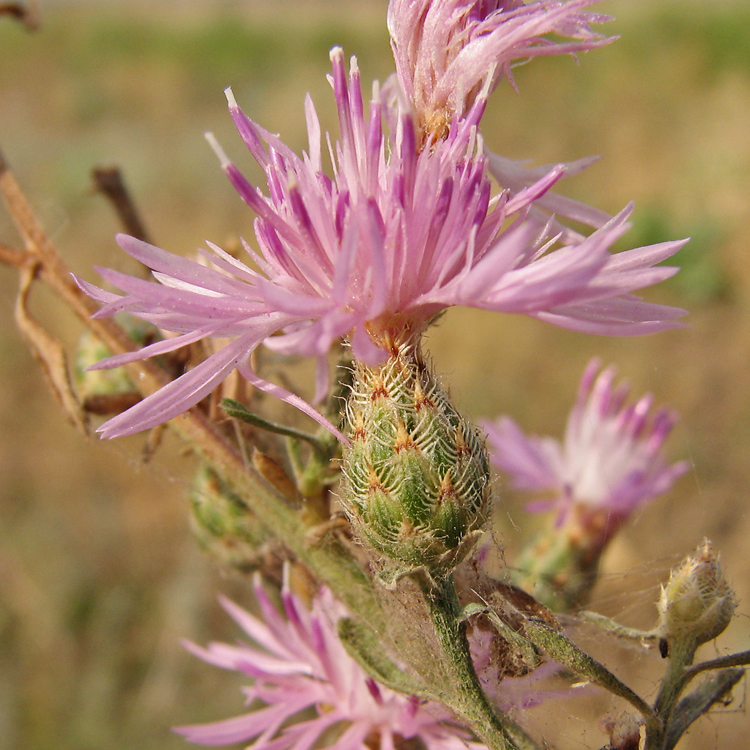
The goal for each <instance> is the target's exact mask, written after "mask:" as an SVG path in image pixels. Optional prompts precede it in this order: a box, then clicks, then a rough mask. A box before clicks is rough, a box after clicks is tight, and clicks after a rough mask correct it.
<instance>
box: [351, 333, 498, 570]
mask: <svg viewBox="0 0 750 750" xmlns="http://www.w3.org/2000/svg"><path fill="white" fill-rule="evenodd" d="M354 375H355V377H354V384H353V386H352V394H351V397H350V398H349V400H348V405H347V419H348V427H349V435H350V437H351V445H350V446H349V447H347V448H346V449H345V451H344V464H343V474H344V487H343V498H342V500H343V504H344V507H345V509H346V511H347V514H348V515H349V518H350V520H351V522H352V525H353V526H354V528H355V531H356V532H357V534H358V535H359V536H360V538H361V539H362V540H363V541H364V542H366V543H368V544H369V545H371V546H372V547H374V548H375V549H376V550H378V551H379V552H381V553H383V554H384V555H386V556H388V557H390V558H391V559H392V560H394V561H395V562H396V563H397V568H400V569H402V570H409V569H413V568H416V567H422V566H423V567H425V568H426V569H427V570H429V571H430V572H431V573H433V574H441V573H445V572H448V571H449V570H451V569H452V568H453V567H454V566H455V565H457V564H458V562H460V560H461V559H462V557H463V556H464V555H465V554H466V552H467V551H468V550H469V549H470V548H471V546H472V543H473V541H474V540H475V538H476V537H477V536H478V530H479V529H480V528H481V526H482V525H483V521H484V514H485V509H486V506H487V501H488V497H489V462H488V456H487V451H486V448H485V443H484V439H483V438H482V436H481V434H480V433H479V431H478V430H477V429H476V428H475V427H473V426H472V425H470V424H469V423H468V422H467V421H466V420H464V419H463V417H461V416H460V415H459V414H458V412H457V411H456V410H455V409H454V407H453V406H452V404H451V403H450V400H449V398H448V395H447V394H446V392H445V391H444V390H443V389H442V388H441V386H440V384H439V383H438V381H437V379H436V378H435V376H434V374H433V373H432V372H431V370H430V367H429V365H428V364H427V363H426V362H425V361H424V359H423V358H422V356H421V353H420V351H419V346H418V344H415V343H410V344H408V345H403V346H400V347H397V348H395V351H394V354H393V355H392V356H391V357H390V358H389V359H388V360H387V362H386V363H385V364H384V365H382V366H379V367H374V368H370V367H367V366H365V365H363V364H362V363H359V362H358V363H357V364H356V365H355V374H354Z"/></svg>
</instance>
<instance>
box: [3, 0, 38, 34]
mask: <svg viewBox="0 0 750 750" xmlns="http://www.w3.org/2000/svg"><path fill="white" fill-rule="evenodd" d="M0 16H10V17H11V18H12V19H14V20H15V21H18V22H19V23H22V24H23V25H24V26H25V27H26V29H27V31H38V29H39V27H40V26H41V25H42V18H41V15H40V13H39V3H38V2H37V0H29V2H28V3H0Z"/></svg>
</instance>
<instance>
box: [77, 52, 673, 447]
mask: <svg viewBox="0 0 750 750" xmlns="http://www.w3.org/2000/svg"><path fill="white" fill-rule="evenodd" d="M331 59H332V62H333V76H332V84H333V89H334V94H335V98H336V104H337V107H338V114H339V123H340V130H341V137H340V140H339V141H337V142H335V143H334V144H333V145H332V160H333V178H331V177H329V176H328V175H326V174H325V172H324V171H323V166H322V154H321V129H320V125H319V122H318V119H317V116H316V113H315V110H314V107H313V104H312V101H311V100H310V99H309V97H308V99H307V101H306V116H307V126H308V132H309V137H310V145H309V153H308V154H303V155H302V156H301V157H300V156H297V155H296V154H295V153H293V152H292V151H291V150H290V149H289V148H287V147H286V146H285V145H284V143H282V142H281V140H279V138H278V137H276V136H273V135H271V134H270V133H268V132H267V131H265V130H263V129H262V128H261V127H260V126H259V125H257V124H256V123H254V122H252V121H251V120H250V119H248V118H247V117H246V116H245V115H244V114H243V113H242V112H241V110H240V109H239V107H238V106H237V104H236V102H235V101H234V98H233V97H232V96H231V92H230V93H229V94H228V98H229V103H230V111H231V113H232V116H233V118H234V120H235V124H236V125H237V128H238V130H239V132H240V135H241V136H242V138H243V140H244V142H245V144H246V145H247V147H248V149H249V150H250V152H251V154H252V156H253V157H254V158H255V160H256V161H257V162H258V163H259V165H260V166H261V167H262V168H263V169H264V171H265V173H266V179H267V193H265V194H264V193H263V192H262V191H261V190H260V189H259V188H257V187H255V186H253V185H252V184H250V183H249V182H248V181H247V180H246V179H245V178H244V176H243V175H242V174H241V173H240V172H239V170H238V169H237V168H236V167H235V165H234V164H233V163H232V162H230V161H229V159H228V158H227V157H226V156H225V155H224V153H223V151H221V149H220V148H219V147H218V144H214V145H215V148H216V150H217V152H218V153H219V155H220V158H221V160H222V165H223V168H224V170H225V171H226V173H227V175H228V176H229V178H230V180H231V181H232V183H233V185H234V186H235V188H236V189H237V191H238V192H239V194H240V196H241V197H242V199H243V200H244V201H245V202H246V203H247V204H248V205H249V206H250V207H251V208H252V209H253V210H254V211H255V213H256V214H257V219H256V221H255V235H256V241H257V245H258V248H259V252H256V251H254V250H253V249H252V248H251V247H250V246H249V245H247V244H246V245H245V247H246V249H247V252H248V255H249V257H250V259H251V261H252V263H253V265H252V266H251V265H246V264H244V263H242V262H241V261H239V260H237V259H235V258H233V257H232V256H230V255H229V254H227V253H226V252H224V251H223V250H221V249H220V248H218V247H217V246H215V245H212V244H210V245H209V246H210V248H211V250H212V252H211V253H209V252H207V251H205V250H202V251H201V252H202V254H203V255H204V256H205V257H207V258H209V259H210V261H211V263H212V264H213V266H214V268H207V267H206V266H205V265H204V264H202V263H199V262H197V261H193V260H189V259H186V258H182V257H180V256H177V255H172V254H171V253H168V252H166V251H164V250H161V249H159V248H156V247H154V246H152V245H148V244H146V243H144V242H141V241H139V240H136V239H133V238H131V237H126V236H120V237H119V238H118V241H119V242H120V244H121V246H122V247H123V248H124V249H125V250H126V252H128V253H129V254H130V255H132V256H133V257H134V258H136V259H137V260H139V261H140V262H142V263H143V264H145V265H146V266H148V267H149V268H151V269H152V270H153V272H154V273H153V275H154V278H155V279H156V281H157V282H158V283H154V282H151V281H145V280H143V279H140V278H134V277H132V276H127V275H125V274H122V273H119V272H117V271H113V270H109V269H100V273H101V275H102V277H103V278H104V279H105V280H106V281H108V282H109V283H111V284H112V285H114V286H115V287H117V288H119V289H120V290H122V292H123V293H124V294H122V295H120V294H115V293H112V292H109V291H105V290H102V289H99V288H98V287H96V286H94V285H92V284H89V283H87V282H84V281H81V280H79V283H80V285H81V287H82V288H83V289H84V290H85V291H86V292H87V293H88V294H90V295H91V296H92V297H94V298H95V299H97V300H98V301H100V302H102V303H103V307H102V309H101V310H100V311H99V312H98V313H97V315H100V316H108V315H113V314H115V313H117V312H121V311H126V312H129V313H132V314H134V315H136V316H138V317H140V318H143V319H145V320H147V321H150V322H151V323H153V324H154V325H156V326H158V327H159V328H161V329H163V330H166V331H169V332H172V333H175V334H177V335H176V336H174V337H172V338H167V339H165V340H162V341H159V342H157V343H154V344H151V345H149V346H147V347H144V348H143V349H141V350H140V351H138V352H134V353H128V354H124V355H118V356H115V357H111V358H109V359H107V360H104V361H103V362H101V363H99V365H97V366H98V367H117V366H119V365H122V364H125V363H127V362H130V361H133V360H136V359H141V358H145V357H149V356H154V355H157V354H164V353H166V352H169V351H173V350H175V349H177V348H179V347H181V346H184V345H187V344H191V343H193V342H196V341H199V340H201V339H205V338H220V339H229V340H230V343H228V344H227V345H226V346H224V348H222V349H220V350H219V351H217V352H215V353H214V354H212V355H211V356H210V357H208V358H207V359H206V360H205V361H203V362H202V363H201V364H199V365H198V366H196V367H195V368H193V369H192V370H190V371H189V372H187V373H186V374H184V375H183V376H181V377H180V378H178V379H177V380H175V381H173V382H172V383H170V384H168V385H167V386H165V387H164V388H162V389H161V390H160V391H158V392H157V393H155V394H153V395H151V396H149V397H148V398H146V399H144V400H143V401H141V402H140V403H139V404H137V405H136V406H134V407H132V408H131V409H129V410H128V411H127V412H124V413H123V414H120V415H118V416H116V417H115V418H113V419H111V420H109V421H108V422H106V423H105V424H104V425H102V427H101V428H100V431H101V433H102V435H103V436H104V437H117V436H120V435H126V434H131V433H134V432H138V431H140V430H144V429H147V428H150V427H153V426H155V425H157V424H160V423H161V422H165V421H167V420H168V419H171V418H172V417H174V416H177V415H178V414H180V413H181V412H183V411H185V410H186V409H188V408H190V407H191V406H193V405H195V404H196V403H197V402H198V401H200V400H201V399H202V398H204V397H205V396H206V395H207V394H208V393H209V392H210V391H212V390H213V389H214V388H215V387H216V386H217V385H218V384H219V383H220V382H221V381H222V380H223V379H224V378H225V377H226V376H227V375H228V374H229V372H230V371H231V370H233V369H234V368H237V369H238V370H239V371H240V373H241V374H242V375H243V376H244V377H245V378H247V379H248V380H249V381H250V382H251V383H253V384H254V385H256V386H257V387H258V388H261V389H263V390H265V391H267V392H270V393H272V394H273V395H276V396H278V397H280V398H282V399H283V400H285V401H287V402H289V403H292V404H294V405H295V406H297V407H298V408H300V409H302V410H303V411H305V412H306V413H307V414H309V415H310V416H312V417H313V418H315V419H317V420H318V421H319V422H320V423H321V424H324V425H325V426H326V427H328V428H329V429H330V430H331V431H332V432H334V434H337V435H339V436H340V433H338V431H337V430H336V429H335V428H334V427H333V425H331V424H330V423H328V422H327V421H326V420H325V419H324V418H323V417H322V416H320V415H318V414H317V412H316V411H315V410H314V409H313V408H312V407H311V406H309V405H308V404H306V402H304V401H303V400H302V399H301V398H300V397H299V396H296V395H294V394H291V393H289V392H288V391H286V390H284V389H283V388H281V387H279V386H277V385H274V384H272V383H268V382H267V381H265V380H263V379H261V378H260V377H258V375H257V374H256V373H255V372H253V370H252V369H251V367H250V363H249V355H250V353H251V352H252V351H253V350H254V349H255V348H256V347H257V346H258V345H260V344H261V343H263V344H265V345H266V346H268V347H270V348H273V349H274V350H276V351H279V352H281V353H284V354H297V355H303V356H312V357H316V358H317V360H318V363H319V378H318V387H317V395H318V396H319V397H322V395H324V393H325V390H326V385H327V359H326V357H327V353H328V351H329V349H330V347H331V345H332V344H333V343H334V342H335V341H337V340H338V339H340V338H341V337H349V340H350V342H351V346H352V351H353V354H354V355H355V356H356V357H358V358H359V359H361V360H363V361H365V362H366V363H368V364H377V363H378V362H380V361H382V360H383V359H384V358H385V357H386V356H387V354H388V351H389V350H390V348H391V346H392V344H393V342H394V341H396V342H397V341H399V340H400V339H403V338H404V337H405V336H407V335H413V334H415V333H419V332H421V330H422V329H423V328H424V327H425V326H426V325H427V323H428V322H429V320H430V319H431V318H432V317H434V315H435V314H436V313H438V312H440V311H441V310H444V309H445V308H447V307H451V306H453V305H467V306H471V307H477V308H482V309H486V310H494V311H497V312H509V313H520V314H526V315H531V316H533V317H537V318H539V319H542V320H547V321H549V322H552V323H554V324H556V325H559V326H562V327H565V328H570V329H572V330H577V331H582V332H588V333H600V334H610V335H637V334H642V333H651V332H653V331H659V330H664V329H667V328H671V327H674V326H676V325H678V323H677V322H676V318H678V317H679V316H681V315H682V314H684V311H682V310H679V309H676V308H671V307H666V306H662V305H655V304H648V303H643V302H641V301H640V300H639V299H638V298H637V297H634V296H633V295H632V292H633V291H634V290H637V289H640V288H643V287H647V286H650V285H652V284H655V283H657V282H659V281H661V280H663V279H666V278H668V277H669V276H671V275H672V274H673V273H675V272H676V270H677V269H676V268H671V267H664V266H661V267H654V265H655V264H656V263H659V262H661V261H662V260H664V259H666V258H668V257H670V256H671V255H672V254H674V253H675V252H676V251H677V250H678V249H679V248H680V247H681V246H682V245H683V244H684V243H683V242H665V243H661V244H658V245H653V246H650V247H644V248H637V249H634V250H629V251H626V252H621V253H618V254H611V253H610V252H609V248H610V247H611V246H612V244H613V243H614V242H615V241H616V240H617V239H618V238H619V237H620V236H621V235H622V234H623V233H624V232H625V230H626V229H627V218H628V216H629V214H630V212H631V210H632V207H628V208H626V209H625V210H624V211H622V212H621V213H620V214H618V215H617V216H616V217H614V218H613V219H611V220H610V221H608V222H607V223H605V224H604V225H603V226H602V227H601V228H600V229H598V230H597V231H595V232H593V233H592V234H591V235H590V236H588V237H582V236H580V235H576V236H575V237H574V238H573V239H572V240H568V239H566V237H565V236H562V235H561V233H560V232H559V231H558V230H557V229H556V227H555V225H554V222H548V223H547V224H546V225H543V224H542V223H540V220H539V218H537V217H535V216H530V215H529V212H530V211H532V210H534V203H535V201H538V200H539V199H542V198H543V197H544V196H545V194H546V193H547V191H548V190H549V188H550V187H551V186H552V185H553V184H554V183H555V182H556V181H557V180H558V179H560V178H561V177H562V176H563V175H564V174H565V168H564V167H563V166H560V167H554V168H552V169H550V170H549V171H547V172H545V173H544V174H540V176H539V177H538V179H534V180H533V182H530V183H529V185H528V186H520V187H519V188H518V189H517V190H514V191H510V190H507V191H503V192H500V193H499V194H497V195H494V196H493V195H492V192H493V190H492V184H491V182H490V179H489V177H488V175H487V157H486V156H485V155H484V154H483V151H482V142H481V138H480V137H479V136H478V134H477V124H478V122H479V119H480V117H481V114H482V112H483V110H484V107H485V105H486V91H485V92H480V94H479V95H478V96H477V97H476V99H475V101H474V103H473V105H472V108H471V110H470V111H469V112H468V113H467V115H466V117H465V118H464V119H462V120H461V121H460V122H459V123H457V125H456V127H454V128H453V129H452V130H451V132H450V133H449V134H447V135H446V137H445V138H444V139H442V140H440V141H439V142H436V143H434V144H433V145H432V147H431V148H429V149H422V150H420V149H419V148H418V145H417V143H416V140H415V136H416V133H415V128H414V123H413V119H412V115H411V114H410V112H408V111H404V110H398V112H392V113H391V114H392V115H394V116H396V118H397V120H396V123H395V129H394V131H395V132H393V133H391V135H390V136H386V135H385V134H384V132H383V127H382V125H383V105H382V104H381V98H380V96H379V95H378V92H377V88H376V91H375V95H374V96H373V101H372V102H371V103H370V108H369V114H366V113H365V107H364V102H363V100H362V95H361V90H360V78H359V71H358V69H357V67H356V62H355V61H352V66H351V70H350V74H349V76H348V78H347V75H346V70H345V64H344V57H343V52H342V51H341V50H340V49H336V50H334V51H333V52H332V54H331ZM540 210H541V209H540ZM551 233H553V234H551Z"/></svg>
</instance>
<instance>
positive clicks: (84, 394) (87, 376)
mask: <svg viewBox="0 0 750 750" xmlns="http://www.w3.org/2000/svg"><path fill="white" fill-rule="evenodd" d="M117 321H118V323H119V324H120V325H121V326H122V327H123V328H124V329H125V331H126V332H127V334H128V335H129V336H130V338H131V339H133V341H135V342H136V343H137V344H138V345H139V346H145V345H146V344H150V343H153V342H154V341H158V340H159V339H161V334H160V333H159V331H158V329H157V328H155V327H154V326H152V325H151V324H150V323H146V322H144V321H142V320H139V319H138V318H134V317H132V316H130V315H122V316H120V317H118V319H117ZM111 354H112V352H110V350H109V349H108V348H107V346H106V345H105V344H104V343H102V341H101V340H100V339H98V338H97V337H96V336H94V334H93V333H91V331H86V332H85V333H83V335H82V336H81V337H80V339H79V340H78V345H77V347H76V354H75V362H74V377H75V384H76V390H77V391H78V396H79V398H80V399H81V402H82V404H83V408H84V410H85V411H87V412H89V413H91V414H101V415H107V414H119V413H120V412H123V411H125V410H126V409H129V408H130V407H131V406H133V405H134V404H137V403H138V402H139V401H140V400H141V395H140V393H138V389H137V388H136V387H135V385H133V381H132V380H131V379H130V378H129V377H128V374H127V372H126V371H125V368H124V367H115V368H113V369H111V370H110V369H106V370H99V369H96V370H90V369H88V368H89V367H90V366H91V365H94V364H96V363H97V362H99V361H101V360H102V359H105V358H106V357H109V356H111Z"/></svg>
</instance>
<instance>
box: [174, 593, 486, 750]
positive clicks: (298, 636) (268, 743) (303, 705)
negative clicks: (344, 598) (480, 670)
mask: <svg viewBox="0 0 750 750" xmlns="http://www.w3.org/2000/svg"><path fill="white" fill-rule="evenodd" d="M255 593H256V596H257V600H258V605H259V607H260V611H261V613H262V619H260V618H258V617H254V616H253V615H251V614H250V613H249V612H246V611H245V610H243V609H241V608H240V607H238V606H237V605H235V604H233V603H231V602H229V601H226V600H224V601H223V602H222V603H223V605H224V607H225V609H226V610H227V611H228V612H229V614H230V615H231V616H232V617H233V618H234V619H235V620H236V622H237V623H238V624H239V625H240V627H242V629H243V630H244V631H245V632H246V633H247V635H248V636H249V637H250V638H251V639H252V641H253V642H254V645H251V644H248V643H240V644H239V645H235V646H230V645H228V644H223V643H212V644H210V645H209V647H208V648H207V649H202V648H199V647H198V646H194V645H192V644H187V647H188V649H189V650H190V651H192V652H193V653H194V654H196V655H197V656H199V657H200V658H202V659H204V660H205V661H207V662H208V663H209V664H213V665H215V666H217V667H222V668H223V669H228V670H234V671H238V672H241V673H242V674H245V675H247V676H248V677H250V678H251V679H252V680H254V683H253V684H252V686H250V687H247V688H244V690H243V692H244V693H245V697H246V702H247V704H248V705H250V706H251V707H252V710H251V711H250V712H249V713H246V714H244V715H242V716H238V717H236V718H233V719H228V720H226V721H220V722H216V723H213V724H204V725H195V726H185V727H178V728H177V729H176V731H177V732H179V733H180V734H182V735H183V736H185V737H186V738H187V739H188V740H190V741H191V742H195V743H198V744H202V745H227V744H231V743H235V742H248V741H250V740H254V742H253V745H252V747H253V748H254V750H305V749H306V748H310V747H313V746H315V747H319V748H326V747H331V748H335V749H336V750H372V749H373V748H379V749H380V750H394V748H395V747H397V746H398V741H399V740H400V741H403V740H413V741H416V742H417V743H418V744H419V745H420V746H424V747H425V748H427V750H464V749H465V748H467V747H468V748H472V749H473V750H484V748H485V746H484V745H482V744H480V743H477V742H474V741H471V735H470V734H469V732H467V731H466V730H465V729H464V728H462V727H461V725H460V724H458V723H457V722H456V721H455V720H454V719H453V717H452V715H451V714H450V712H449V711H448V710H447V709H446V708H445V707H443V706H442V705H440V704H438V703H434V702H424V701H420V700H419V699H417V698H415V697H413V696H407V695H402V694H401V693H396V692H394V691H393V690H390V689H389V688H386V687H383V686H382V685H378V684H377V683H376V682H375V681H374V680H373V679H372V678H370V677H369V676H368V675H367V674H366V673H365V672H364V671H363V670H362V668H361V667H360V666H359V665H358V664H357V663H356V662H355V661H354V660H353V659H352V658H351V657H350V656H349V655H348V654H347V652H346V650H345V648H344V646H343V644H342V643H341V641H340V640H339V638H338V635H337V631H336V622H337V620H338V619H339V617H341V616H342V615H343V614H345V613H344V610H343V608H342V607H341V606H340V605H339V604H338V603H337V602H336V601H335V600H334V598H333V597H332V595H331V593H330V591H329V590H328V589H325V588H322V589H321V590H320V591H319V592H318V593H317V595H316V596H315V598H314V599H313V602H312V606H311V609H309V610H308V609H307V608H306V607H305V606H304V605H303V604H302V602H301V601H300V599H299V598H298V597H297V596H296V595H295V594H294V593H292V592H291V591H289V590H288V589H287V588H285V589H284V590H283V591H282V601H283V606H284V614H285V615H286V616H285V617H284V616H283V615H282V614H281V613H279V612H278V611H277V610H276V608H275V607H274V606H273V604H272V603H271V601H270V600H269V598H268V595H267V594H266V592H265V591H264V589H263V586H262V585H261V583H260V580H259V579H258V578H256V585H255Z"/></svg>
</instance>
